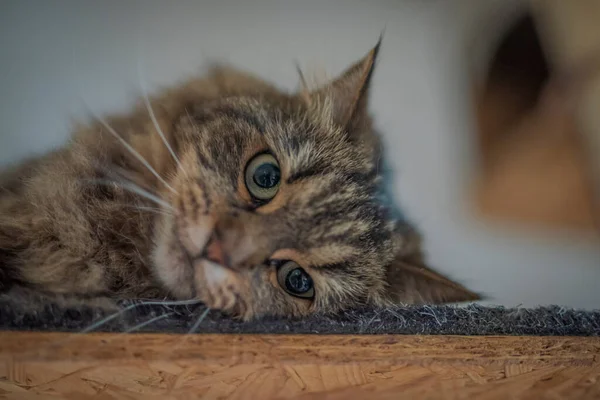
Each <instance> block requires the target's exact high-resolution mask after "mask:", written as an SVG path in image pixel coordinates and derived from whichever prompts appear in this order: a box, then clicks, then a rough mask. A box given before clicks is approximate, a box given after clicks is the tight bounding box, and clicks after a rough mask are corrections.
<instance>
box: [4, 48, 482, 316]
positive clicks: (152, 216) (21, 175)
mask: <svg viewBox="0 0 600 400" xmlns="http://www.w3.org/2000/svg"><path fill="white" fill-rule="evenodd" d="M377 49H378V48H375V49H374V50H373V51H371V52H370V53H369V54H368V55H367V56H366V57H365V58H364V59H362V60H360V61H359V62H357V63H356V64H355V65H353V66H352V67H350V68H349V69H348V70H347V71H346V72H345V73H344V74H342V76H340V77H339V78H337V79H336V80H334V81H333V82H331V83H330V84H327V85H325V86H323V87H321V88H318V89H317V90H314V91H312V92H310V91H303V92H302V93H300V94H287V93H283V92H281V91H279V90H278V89H276V88H275V87H273V86H271V85H269V84H268V83H265V82H263V81H261V80H259V79H257V78H255V77H252V76H250V75H247V74H244V73H241V72H239V71H236V70H233V69H230V68H225V67H217V68H214V69H213V70H212V71H211V72H210V73H209V74H208V75H207V76H205V77H203V78H200V79H196V80H192V81H188V82H185V83H183V84H181V85H180V86H178V87H176V88H173V89H169V90H165V91H164V92H162V93H160V94H159V95H158V96H156V97H154V98H151V99H150V104H151V107H152V109H153V112H154V114H155V116H156V121H157V123H158V124H159V127H160V130H161V132H163V133H164V136H165V138H166V140H167V142H168V144H169V146H170V147H171V148H172V149H173V153H174V154H175V157H173V155H172V154H171V153H170V151H169V150H168V147H167V146H165V144H164V143H163V141H162V139H161V137H160V135H158V134H157V128H156V126H154V124H153V122H152V120H151V118H150V116H149V113H148V109H147V108H146V106H145V105H144V104H143V103H140V105H139V106H137V107H136V108H135V109H133V110H132V111H131V112H129V113H128V114H126V115H122V116H113V117H111V118H109V119H107V124H106V125H105V124H103V123H101V122H95V123H92V124H89V125H86V126H83V127H80V128H78V129H77V131H76V134H75V135H74V136H73V139H72V140H71V142H70V143H69V144H68V145H67V146H65V147H64V148H63V149H60V150H58V151H56V152H54V153H51V154H48V155H46V156H43V157H40V158H38V159H35V160H32V161H29V162H25V163H23V165H21V166H19V167H17V168H15V169H13V170H10V171H7V172H6V173H5V174H3V175H2V176H1V177H0V179H1V180H0V183H1V184H2V189H3V190H2V192H1V193H0V288H2V289H3V290H11V288H23V287H25V288H29V289H32V290H37V291H42V292H45V293H52V294H63V295H72V296H81V298H84V297H85V298H90V297H94V296H108V297H111V298H124V297H155V298H156V297H164V296H169V297H175V298H182V299H186V298H199V299H201V300H202V301H204V302H205V303H206V304H207V305H208V306H209V307H212V308H218V309H222V310H223V311H226V312H229V313H231V314H233V315H237V316H239V317H242V318H245V319H248V318H252V317H256V316H262V315H284V316H301V315H306V314H308V313H312V312H335V311H337V310H340V309H342V308H346V307H353V306H358V305H362V304H378V305H386V304H390V303H399V302H403V303H424V302H431V303H439V302H455V301H466V300H474V299H477V295H476V294H474V293H472V292H470V291H468V290H466V289H464V288H463V287H462V286H460V285H458V284H456V283H453V282H451V281H450V280H448V279H446V278H444V277H442V276H440V275H439V274H437V273H435V272H433V271H432V270H431V269H429V268H427V267H426V266H425V264H424V261H423V257H422V256H421V243H420V238H419V235H418V234H417V232H416V231H415V230H414V229H413V228H412V227H411V226H410V225H408V224H407V223H406V222H405V221H402V220H395V219H394V218H393V216H392V214H391V213H390V212H389V210H388V209H387V208H386V207H385V206H384V204H382V203H381V202H380V201H379V199H378V193H379V188H380V184H381V182H380V180H381V178H380V165H379V164H378V163H379V159H380V154H379V148H380V146H379V141H378V137H377V135H375V134H374V133H373V129H372V123H371V119H370V117H369V115H368V112H367V102H368V87H369V80H370V77H371V75H372V73H373V69H374V65H375V58H376V54H377ZM107 125H108V126H107ZM109 127H110V128H109ZM111 130H114V132H111ZM115 133H116V134H117V135H119V136H120V137H121V138H122V139H123V140H124V141H125V142H126V143H127V144H128V145H129V146H130V147H131V148H132V149H133V150H134V151H135V152H136V153H137V154H138V155H139V156H140V157H143V159H145V160H146V161H147V163H148V164H149V166H150V167H151V168H152V169H153V170H154V171H155V173H153V172H151V171H150V170H149V169H148V168H146V167H145V166H144V165H143V164H142V163H141V162H140V157H137V156H135V155H134V154H132V152H131V151H128V150H127V148H126V146H124V145H123V143H122V141H121V140H120V139H119V138H118V137H117V136H116V135H115ZM263 151H270V152H271V153H272V154H273V155H274V156H275V157H276V158H277V160H278V162H279V164H280V166H281V171H282V184H281V187H280V189H279V192H278V193H277V195H276V196H275V198H273V199H272V200H271V201H270V202H268V203H266V204H256V203H253V201H252V200H251V197H250V195H249V194H248V192H247V189H246V188H245V185H244V180H243V174H244V168H245V166H246V164H247V163H248V161H249V160H250V159H251V158H252V157H253V156H254V155H256V154H257V153H259V152H263ZM115 181H116V182H118V183H112V182H115ZM125 182H126V183H125ZM134 185H135V186H134ZM134 187H135V188H141V189H142V190H143V191H144V192H143V193H151V194H152V195H151V196H144V195H143V193H141V192H140V190H139V189H136V190H133V191H132V190H131V189H132V188H134ZM140 193H141V194H140ZM157 203H158V204H157ZM215 232H218V233H219V235H220V237H221V240H222V244H223V249H224V251H225V252H226V253H227V254H228V255H229V257H230V259H231V261H232V265H231V266H230V267H227V268H226V267H223V266H222V265H218V264H215V263H214V262H212V261H209V260H208V259H207V258H206V257H205V254H206V248H207V242H208V240H209V238H210V237H211V236H212V235H213V234H215ZM283 259H285V260H292V261H295V262H296V263H298V264H299V265H300V266H302V267H303V268H304V269H305V270H306V271H307V272H308V273H309V274H310V275H311V277H312V279H313V281H314V285H315V297H314V299H312V300H307V299H300V298H296V297H293V296H290V295H288V294H287V293H286V292H285V291H284V290H283V289H282V288H281V287H280V286H279V284H278V283H277V279H276V267H275V266H274V262H273V260H283Z"/></svg>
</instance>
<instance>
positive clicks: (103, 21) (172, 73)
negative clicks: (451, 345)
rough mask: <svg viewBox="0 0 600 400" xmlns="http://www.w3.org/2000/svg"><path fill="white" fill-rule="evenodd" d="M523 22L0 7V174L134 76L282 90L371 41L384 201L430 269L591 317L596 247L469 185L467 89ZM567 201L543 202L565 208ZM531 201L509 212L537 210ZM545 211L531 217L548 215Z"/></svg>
mask: <svg viewBox="0 0 600 400" xmlns="http://www.w3.org/2000/svg"><path fill="white" fill-rule="evenodd" d="M524 7H525V5H524V3H523V2H521V1H517V0H452V1H444V0H439V1H433V0H431V1H416V0H415V1H398V0H374V1H369V2H366V1H359V0H327V1H323V0H302V1H293V0H288V1H283V0H282V1H274V0H253V1H242V0H220V1H218V2H216V1H213V2H209V1H199V0H198V1H191V0H178V1H176V2H175V1H173V2H167V1H158V0H138V1H135V0H125V1H123V0H103V1H92V0H4V1H2V2H1V3H0V60H1V62H0V93H2V95H1V97H0V166H5V165H8V164H11V163H14V162H18V161H19V160H20V159H22V158H24V157H28V156H32V155H35V154H39V153H41V152H44V151H47V150H49V149H52V148H55V147H57V146H60V145H61V144H62V143H64V142H65V141H66V140H67V138H68V137H69V132H70V128H71V126H72V122H73V121H74V120H77V119H81V118H84V117H85V108H84V107H83V105H82V99H84V100H85V102H86V103H88V104H89V105H90V107H91V108H93V109H94V111H96V112H98V113H107V112H117V111H118V112H121V111H123V110H124V109H125V108H126V107H128V106H130V105H131V104H132V102H133V101H134V100H135V98H136V97H137V96H138V95H139V93H140V81H139V73H138V63H140V64H141V65H142V66H143V70H144V83H145V85H146V86H147V87H148V88H149V89H150V91H152V90H155V89H157V88H159V87H162V86H165V85H169V84H174V83H176V82H178V81H180V80H182V79H184V78H185V77H188V76H190V75H192V74H196V73H199V72H201V71H202V70H203V67H206V65H207V64H208V63H210V62H214V61H219V62H228V63H231V64H233V65H234V66H237V67H240V68H243V69H246V70H248V71H250V72H253V73H255V74H257V75H259V76H261V77H263V78H265V79H268V80H271V81H273V82H275V83H276V84H278V85H279V86H281V87H282V88H285V89H289V90H293V89H295V88H297V86H298V76H297V73H296V70H295V67H294V62H296V61H298V62H299V64H300V65H301V66H302V67H303V69H304V70H308V71H310V70H319V71H322V70H325V71H327V72H328V74H329V75H330V76H333V75H335V74H337V73H339V72H341V70H342V69H344V68H345V67H346V66H348V65H349V64H350V63H352V62H354V61H355V60H357V59H359V58H360V57H362V56H363V55H364V54H365V53H366V52H367V51H368V50H369V49H370V48H371V47H372V46H373V45H374V44H375V42H376V41H377V39H378V37H379V35H380V33H381V32H382V31H383V30H384V29H385V36H384V41H383V47H382V50H381V53H380V57H381V58H380V63H379V65H378V68H377V71H376V74H375V75H374V81H373V85H374V86H373V95H372V101H371V109H372V111H373V113H374V115H375V117H376V123H377V127H378V128H379V130H381V132H382V133H383V134H384V139H385V141H386V144H387V146H386V149H387V150H386V151H387V153H388V154H387V156H388V158H389V162H390V164H391V167H392V169H393V171H394V182H393V187H394V193H395V195H396V198H397V200H398V201H399V203H400V204H401V206H402V207H403V209H404V210H405V212H406V214H407V215H408V216H409V218H410V219H411V220H412V221H413V222H414V223H415V224H416V225H417V226H418V227H419V228H420V229H421V230H422V232H423V234H424V236H425V245H426V251H427V254H428V258H429V261H430V264H431V265H432V266H434V267H435V268H437V269H438V270H440V271H441V272H443V273H445V274H447V275H449V276H450V277H452V278H454V279H456V280H458V281H460V282H462V283H464V284H465V285H466V286H467V287H469V288H470V289H473V290H475V291H478V292H481V293H484V294H485V295H486V296H488V301H487V302H488V303H492V304H502V305H505V306H518V305H524V306H535V305H540V304H542V305H543V304H560V305H563V306H571V307H578V308H598V306H599V305H600V290H598V289H597V287H598V283H600V246H599V242H598V238H597V236H595V235H594V234H593V232H590V229H589V226H585V225H586V223H583V224H581V223H579V224H578V223H565V224H562V223H561V221H558V222H557V223H556V221H554V222H555V223H553V224H550V225H548V224H539V223H535V222H536V221H535V218H534V219H533V223H520V222H523V221H524V220H526V219H527V218H526V217H525V216H526V215H528V214H527V213H521V214H519V212H513V211H510V210H515V209H516V208H518V207H513V208H512V209H511V208H510V207H508V209H510V210H509V211H508V212H506V210H507V208H506V207H504V203H503V204H502V205H498V202H495V201H496V200H497V199H504V198H506V199H515V198H517V197H518V196H513V195H516V194H517V193H521V189H520V188H519V187H518V186H515V187H511V186H510V185H508V186H507V185H504V184H502V185H500V186H498V185H496V186H494V185H492V184H491V183H490V182H495V181H493V179H492V178H491V177H490V176H492V175H489V174H487V172H482V171H483V170H484V169H483V167H482V165H484V164H485V159H486V157H487V155H486V154H487V153H486V152H485V149H484V150H482V145H481V142H482V139H481V138H482V134H481V132H482V129H483V128H482V125H486V123H487V126H492V127H495V126H499V125H498V124H497V123H496V122H495V121H496V120H494V119H493V118H492V119H488V120H486V119H485V118H488V117H482V115H483V114H485V112H484V111H482V110H481V107H479V106H480V105H481V104H484V103H485V102H486V101H489V97H485V96H484V97H481V96H483V95H482V94H481V93H484V92H485V90H483V89H481V88H482V87H484V86H485V83H486V79H487V78H486V76H487V75H488V73H487V71H488V70H489V68H490V60H492V59H493V53H494V51H495V49H496V48H497V46H498V43H499V42H500V41H501V40H502V37H503V35H505V34H506V32H505V31H506V30H508V28H507V26H508V25H510V24H508V22H507V21H511V20H514V19H515V18H518V16H520V15H522V14H523V12H524ZM528 54H529V53H528ZM542 70H543V68H542ZM538 72H539V71H538ZM542 73H543V71H542ZM538 86H539V85H538ZM536 90H538V92H539V87H538V89H536ZM538 92H536V96H537V93H538ZM486 93H487V92H486ZM536 96H534V97H536ZM536 98H537V97H536ZM486 99H487V100H486ZM534 103H535V99H534V100H531V104H534ZM485 104H487V103H485ZM508 104H513V103H512V102H510V101H509V102H508ZM531 104H530V105H525V106H523V107H524V108H522V109H521V110H525V109H526V110H530V108H531V107H533V106H531ZM530 106H531V107H530ZM527 107H529V108H527ZM524 112H525V111H524ZM482 113H483V114H482ZM488 114H489V112H488ZM492 114H493V113H492ZM486 115H487V114H486ZM505 119H506V118H505ZM482 121H483V122H482ZM486 121H487V122H486ZM490 121H491V122H490ZM486 129H487V128H486ZM486 132H487V131H486ZM525 158H526V159H529V158H528V157H525ZM482 160H483V161H482ZM569 165H571V164H569ZM518 171H521V170H518ZM518 171H517V173H516V175H517V176H519V175H520V172H518ZM494 179H495V178H494ZM556 179H557V182H558V180H559V179H560V178H556ZM538 180H539V179H538ZM550 180H552V179H550ZM546 181H547V179H546ZM474 182H480V183H479V184H476V185H475V186H474ZM481 182H483V184H482V183H481ZM478 185H479V186H478ZM525 186H527V187H530V185H525ZM473 187H475V188H476V190H475V192H474V191H473ZM522 187H524V186H521V188H522ZM574 190H575V189H573V185H571V186H569V185H567V186H566V188H565V189H564V190H560V189H559V190H558V192H559V194H560V193H562V196H563V197H561V199H563V198H564V197H565V196H564V195H565V194H566V197H567V198H573V197H577V196H579V194H577V193H575V194H573V195H572V196H569V194H571V193H572V191H574ZM474 193H475V194H474ZM573 193H574V192H573ZM578 193H579V192H578ZM503 196H504V197H503ZM581 196H582V197H581V198H582V199H583V198H585V196H584V195H581ZM547 197H549V196H541V197H539V198H535V196H533V197H531V196H530V197H527V198H526V200H524V201H525V202H526V203H527V204H528V205H529V206H530V208H533V209H538V208H540V207H542V208H543V204H544V203H543V202H544V199H545V198H547ZM489 198H492V200H493V201H492V202H491V203H490V201H489ZM486 199H488V200H486ZM509 203H510V202H509ZM564 203H565V202H564V201H562V202H560V204H561V206H564ZM581 204H587V203H586V202H585V201H583V200H582V202H581ZM532 205H533V207H531V206H532ZM538 206H539V207H538ZM503 207H504V208H503ZM568 207H570V208H569V209H575V210H581V209H582V207H583V206H581V205H580V203H575V204H570V205H568ZM563 209H564V207H563ZM552 210H553V209H552ZM552 210H550V211H549V212H548V213H546V216H547V215H549V214H551V215H558V214H556V213H554V211H552ZM586 215H587V214H586ZM586 215H584V216H583V217H581V216H578V217H577V218H579V219H577V218H575V220H577V221H579V220H581V219H582V218H583V220H585V218H588V217H587V216H586ZM494 216H500V217H499V218H494ZM544 218H545V217H542V218H541V219H544ZM559 219H560V218H559ZM567 219H568V218H567ZM522 220H523V221H522ZM539 220H540V218H538V221H537V222H539ZM588 225H591V224H588Z"/></svg>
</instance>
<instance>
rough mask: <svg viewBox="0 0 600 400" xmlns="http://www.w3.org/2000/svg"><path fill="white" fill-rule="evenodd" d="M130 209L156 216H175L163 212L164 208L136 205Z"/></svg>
mask: <svg viewBox="0 0 600 400" xmlns="http://www.w3.org/2000/svg"><path fill="white" fill-rule="evenodd" d="M128 207H131V208H134V209H136V210H140V211H147V212H149V213H154V214H164V215H173V213H171V212H168V211H166V210H163V209H162V208H155V207H142V206H135V205H131V206H128Z"/></svg>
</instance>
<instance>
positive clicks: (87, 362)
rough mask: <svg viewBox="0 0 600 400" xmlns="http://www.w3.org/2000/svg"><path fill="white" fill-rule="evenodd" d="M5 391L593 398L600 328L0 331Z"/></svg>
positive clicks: (599, 379) (0, 384) (18, 395)
mask: <svg viewBox="0 0 600 400" xmlns="http://www.w3.org/2000/svg"><path fill="white" fill-rule="evenodd" d="M0 358H1V362H0V366H1V367H0V398H3V399H19V400H27V399H57V398H66V399H85V398H92V397H93V398H94V399H142V398H143V399H170V398H173V399H188V398H189V399H191V398H199V397H202V398H207V399H243V398H248V399H270V398H293V399H305V398H306V399H309V398H310V399H375V398H382V399H388V398H389V399H397V398H412V399H421V398H423V399H437V398H443V399H519V398H521V399H536V398H540V399H541V398H543V399H588V398H589V399H592V398H600V338H567V337H555V338H551V337H545V338H540V337H453V336H325V335H314V336H300V335H280V336H269V335H193V336H181V335H164V334H135V335H124V334H89V335H68V334H55V333H20V332H12V333H8V332H2V333H0Z"/></svg>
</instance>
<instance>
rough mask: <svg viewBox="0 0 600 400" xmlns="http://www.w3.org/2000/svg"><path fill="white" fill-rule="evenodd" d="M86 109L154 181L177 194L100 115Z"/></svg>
mask: <svg viewBox="0 0 600 400" xmlns="http://www.w3.org/2000/svg"><path fill="white" fill-rule="evenodd" d="M86 108H87V109H88V111H89V112H90V113H91V114H92V116H93V117H94V118H95V119H96V120H98V122H100V123H101V124H102V126H104V128H105V129H106V130H107V131H108V132H109V133H110V134H111V135H113V136H114V137H115V139H117V140H118V141H119V142H120V143H121V144H122V145H123V146H124V147H125V149H127V151H129V152H130V153H131V154H132V155H133V156H134V157H135V158H137V159H138V161H139V162H141V163H142V165H143V166H144V167H146V169H148V171H150V173H152V175H154V176H155V177H156V179H158V180H159V181H160V183H162V184H163V185H164V186H165V187H166V188H167V189H169V190H170V191H171V192H173V193H175V194H178V193H177V191H176V190H175V189H174V188H173V187H172V186H171V185H169V183H168V182H167V181H165V180H164V179H163V177H162V176H160V174H159V173H158V172H156V170H155V169H154V168H153V167H152V165H150V163H149V162H148V161H147V160H146V159H145V158H144V157H143V156H142V155H141V154H140V153H138V151H137V150H136V149H134V148H133V146H131V145H130V144H129V143H128V142H127V141H126V140H125V139H123V137H122V136H121V135H119V134H118V133H117V131H115V130H114V129H113V128H112V127H111V126H110V125H109V124H108V122H107V121H106V120H105V119H104V118H102V117H101V116H100V115H98V114H97V113H95V112H94V111H93V110H92V109H91V108H90V107H88V106H87V105H86Z"/></svg>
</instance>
